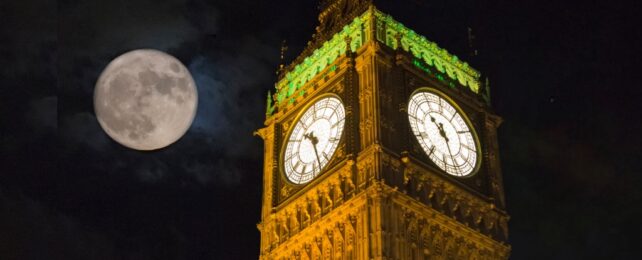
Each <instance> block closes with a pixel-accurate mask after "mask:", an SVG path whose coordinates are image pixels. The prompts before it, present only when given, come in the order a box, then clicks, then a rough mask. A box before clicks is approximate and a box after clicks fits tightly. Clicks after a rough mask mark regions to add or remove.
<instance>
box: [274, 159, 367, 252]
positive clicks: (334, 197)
mask: <svg viewBox="0 0 642 260" xmlns="http://www.w3.org/2000/svg"><path fill="white" fill-rule="evenodd" d="M353 168H354V167H353V166H352V164H350V163H348V164H346V165H345V166H344V167H343V168H341V169H339V170H337V171H336V172H334V173H332V174H331V175H329V176H328V177H327V178H326V179H324V180H323V181H322V182H320V183H318V184H315V187H314V189H310V190H308V191H306V192H305V193H304V194H301V195H299V196H298V197H297V198H295V199H294V200H292V201H289V202H287V205H286V206H285V207H283V208H281V209H278V210H277V211H276V212H275V213H274V214H273V220H274V221H269V222H268V223H265V224H264V225H267V226H268V228H267V229H268V230H270V231H267V230H266V232H271V233H272V236H271V239H270V242H269V243H266V244H265V246H266V247H269V248H263V249H262V250H268V251H269V250H271V249H273V248H275V247H277V246H278V245H280V244H282V243H284V242H286V241H288V239H289V238H291V237H292V236H294V235H296V234H297V233H299V232H300V231H301V230H304V229H306V228H308V227H310V226H311V225H313V224H314V223H315V222H317V221H319V220H320V219H321V218H322V217H323V216H325V215H327V214H328V213H330V212H332V211H333V210H334V209H335V208H337V207H339V206H341V205H342V204H343V202H344V201H346V200H348V199H350V198H351V197H352V196H354V194H355V192H356V185H355V184H354V181H353V176H354V174H353V171H354V170H353ZM291 192H292V189H291V188H290V187H289V186H287V185H286V186H284V187H283V188H282V189H281V193H282V194H281V195H287V196H289V195H292V194H290V193H291Z"/></svg>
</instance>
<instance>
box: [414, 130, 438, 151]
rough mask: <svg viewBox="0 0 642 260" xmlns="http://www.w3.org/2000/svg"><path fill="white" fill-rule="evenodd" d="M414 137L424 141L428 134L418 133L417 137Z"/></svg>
mask: <svg viewBox="0 0 642 260" xmlns="http://www.w3.org/2000/svg"><path fill="white" fill-rule="evenodd" d="M416 136H417V137H421V138H424V139H426V138H428V134H427V133H426V132H419V134H418V135H416ZM433 147H434V146H433Z"/></svg>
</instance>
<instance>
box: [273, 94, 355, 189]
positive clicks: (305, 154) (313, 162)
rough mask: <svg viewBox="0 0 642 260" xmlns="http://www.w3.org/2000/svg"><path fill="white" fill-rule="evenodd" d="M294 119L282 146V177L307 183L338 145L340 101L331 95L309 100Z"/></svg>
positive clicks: (342, 120)
mask: <svg viewBox="0 0 642 260" xmlns="http://www.w3.org/2000/svg"><path fill="white" fill-rule="evenodd" d="M301 111H302V112H301V113H300V114H299V115H298V116H297V118H296V119H295V120H294V121H293V122H294V123H293V126H292V128H291V129H290V131H289V133H288V134H287V135H286V136H287V138H286V139H285V142H284V144H283V149H281V151H282V153H281V160H280V161H281V165H282V168H281V169H282V172H283V174H284V177H285V179H287V180H288V181H289V182H290V183H292V184H297V185H298V184H306V183H308V182H310V181H312V180H313V179H314V178H315V177H316V176H318V175H319V174H320V173H321V172H322V171H323V170H324V168H325V166H327V164H328V163H329V162H330V160H331V159H332V156H333V155H334V153H335V152H336V150H337V149H338V146H339V142H340V140H341V137H342V135H343V127H344V124H345V108H344V105H343V102H342V101H341V100H340V99H339V98H338V97H337V96H336V95H333V94H326V95H322V96H319V97H318V98H316V99H315V100H312V101H311V102H310V104H309V105H308V106H306V107H304V108H303V109H301Z"/></svg>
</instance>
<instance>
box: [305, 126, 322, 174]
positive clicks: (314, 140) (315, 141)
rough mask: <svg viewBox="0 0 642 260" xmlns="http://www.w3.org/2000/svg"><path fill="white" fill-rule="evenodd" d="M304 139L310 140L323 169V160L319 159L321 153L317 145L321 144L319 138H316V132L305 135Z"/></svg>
mask: <svg viewBox="0 0 642 260" xmlns="http://www.w3.org/2000/svg"><path fill="white" fill-rule="evenodd" d="M303 137H305V138H306V139H308V140H310V142H311V143H312V148H313V149H314V155H316V156H317V162H318V163H319V168H321V159H319V153H318V152H317V144H318V143H319V138H317V137H316V136H314V132H310V133H307V134H304V135H303Z"/></svg>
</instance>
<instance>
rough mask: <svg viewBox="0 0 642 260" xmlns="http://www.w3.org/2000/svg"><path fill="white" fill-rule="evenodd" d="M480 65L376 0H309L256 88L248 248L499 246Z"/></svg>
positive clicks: (427, 251)
mask: <svg viewBox="0 0 642 260" xmlns="http://www.w3.org/2000/svg"><path fill="white" fill-rule="evenodd" d="M488 93H489V89H488V85H487V84H482V83H481V81H480V73H479V72H478V71H477V70H475V69H473V68H472V67H470V66H469V65H468V64H467V63H466V62H464V61H461V60H459V59H458V58H457V56H455V55H453V54H451V53H449V52H448V51H446V50H445V49H443V48H441V47H439V46H438V45H437V44H435V43H434V42H431V41H429V40H428V39H426V38H425V37H423V36H421V35H419V34H418V33H416V32H414V31H413V30H411V29H409V28H407V27H405V26H404V25H403V24H401V23H400V22H398V21H396V20H395V19H393V18H392V17H391V16H389V15H387V14H385V13H383V12H381V11H379V10H378V9H376V8H375V6H374V5H373V3H372V1H371V0H326V1H322V2H321V13H320V15H319V26H318V27H317V29H316V33H315V34H314V36H313V39H312V40H311V41H310V42H309V44H308V46H307V47H306V48H305V50H304V51H303V52H302V53H301V54H300V55H299V56H298V58H296V59H295V60H294V61H293V62H292V64H290V65H289V66H286V67H284V68H283V69H282V70H281V71H280V75H279V79H278V81H277V83H276V89H275V92H274V93H268V98H267V108H266V110H267V111H266V120H265V127H264V128H262V129H259V130H258V131H257V135H259V136H260V137H261V138H262V139H263V140H264V142H265V145H264V154H265V157H264V168H263V198H262V213H261V221H260V223H259V224H258V225H257V226H258V229H259V230H260V233H261V245H260V256H259V258H260V259H506V258H508V256H509V253H510V246H509V245H508V244H507V239H508V219H509V217H508V214H507V213H506V211H505V208H506V205H505V200H504V191H503V186H502V175H501V169H500V163H499V157H498V155H499V153H498V145H497V134H496V133H497V127H498V126H499V124H500V123H501V118H500V117H498V116H497V115H495V114H494V113H493V112H492V109H491V108H490V106H489V105H490V102H489V94H488Z"/></svg>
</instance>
